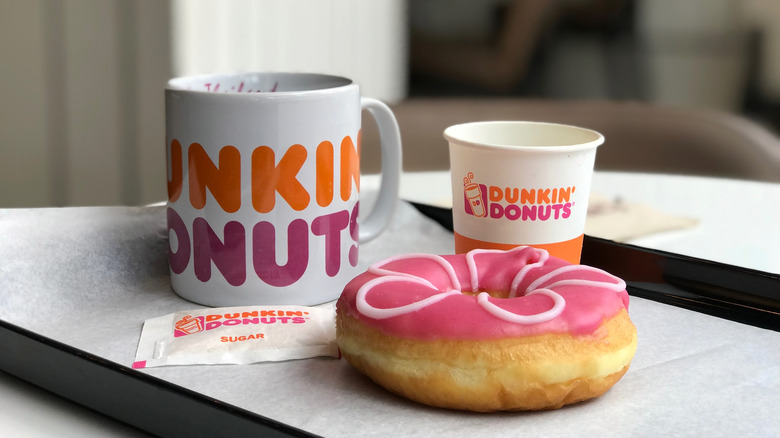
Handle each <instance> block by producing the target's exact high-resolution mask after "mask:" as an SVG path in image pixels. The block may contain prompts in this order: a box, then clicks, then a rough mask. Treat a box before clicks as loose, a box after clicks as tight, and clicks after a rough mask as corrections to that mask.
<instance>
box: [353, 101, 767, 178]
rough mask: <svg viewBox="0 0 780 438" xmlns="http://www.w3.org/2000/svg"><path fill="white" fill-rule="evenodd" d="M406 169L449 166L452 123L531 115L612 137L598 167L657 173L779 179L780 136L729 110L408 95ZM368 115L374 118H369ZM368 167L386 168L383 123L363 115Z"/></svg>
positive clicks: (398, 110)
mask: <svg viewBox="0 0 780 438" xmlns="http://www.w3.org/2000/svg"><path fill="white" fill-rule="evenodd" d="M393 111H394V112H395V114H396V117H397V118H398V123H399V125H400V129H401V138H402V141H403V145H404V169H405V170H407V171H415V170H434V169H448V168H449V151H448V146H447V142H446V140H444V137H443V136H442V132H443V131H444V129H445V128H446V127H448V126H450V125H454V124H458V123H466V122H471V121H481V120H531V121H543V122H556V123H565V124H571V125H578V126H582V127H587V128H590V129H595V130H597V131H599V132H601V133H602V134H603V135H604V137H605V138H606V141H605V144H604V145H603V146H602V147H600V148H599V151H598V153H597V155H596V169H597V170H616V171H634V172H653V173H670V174H687V175H702V176H714V177H727V178H738V179H747V180H757V181H775V182H780V139H778V137H777V136H775V135H774V134H773V133H772V132H771V131H769V130H767V129H765V128H764V127H763V126H761V125H759V124H757V123H756V122H753V121H751V120H749V119H746V118H743V117H740V116H736V115H732V114H730V113H726V112H721V111H713V110H704V109H690V108H678V107H664V106H658V105H652V104H644V103H634V102H614V101H591V102H588V101H556V100H526V99H482V98H473V99H409V100H407V101H405V102H402V103H400V104H397V105H394V106H393ZM365 119H366V120H368V118H365ZM363 129H364V133H363V144H362V152H361V154H362V162H363V163H364V171H366V172H372V171H374V172H376V171H378V170H379V164H378V163H379V158H378V149H379V148H378V135H377V133H376V127H375V126H373V125H371V124H370V123H367V122H364V128H363Z"/></svg>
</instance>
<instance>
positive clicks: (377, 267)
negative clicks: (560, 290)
mask: <svg viewBox="0 0 780 438" xmlns="http://www.w3.org/2000/svg"><path fill="white" fill-rule="evenodd" d="M526 248H528V247H525V246H523V247H517V248H514V249H512V250H510V251H508V252H514V251H522V250H524V249H526ZM533 250H534V251H536V254H537V255H538V256H539V258H538V260H537V261H536V262H534V263H529V264H527V265H525V266H523V267H522V268H521V269H520V270H519V271H518V273H517V274H516V275H515V277H514V278H513V279H512V283H511V286H510V291H509V299H512V298H517V292H518V288H519V285H520V283H521V282H522V281H523V279H524V278H525V276H526V275H527V274H528V272H529V271H530V270H532V269H534V268H538V267H541V266H543V265H544V264H545V262H547V260H548V259H549V253H548V252H547V251H545V250H542V249H537V248H533ZM501 252H504V251H501V250H486V249H475V250H473V251H470V252H469V253H467V254H466V265H467V267H468V271H469V275H470V277H471V279H470V280H471V281H470V282H471V285H470V286H471V289H472V290H471V292H478V291H479V272H478V269H477V263H476V261H475V260H474V258H475V256H477V255H480V254H486V253H487V254H489V253H501ZM415 258H424V259H429V260H433V261H435V262H437V263H438V264H439V265H440V266H441V267H442V268H443V269H444V271H445V272H446V273H447V275H448V276H449V279H450V282H451V285H452V287H453V289H450V290H448V291H441V292H439V293H437V294H435V295H431V296H429V297H427V298H424V299H422V300H420V301H416V302H413V303H410V304H406V305H403V306H399V307H391V308H384V309H380V308H377V307H374V306H371V305H370V304H368V301H367V300H366V296H367V295H368V293H369V292H370V291H371V289H373V288H374V287H376V286H378V285H380V284H384V283H390V282H403V281H406V282H412V283H417V284H420V285H424V286H427V287H430V288H432V289H436V286H435V285H434V284H433V283H431V282H430V281H428V280H426V279H424V278H420V277H417V276H415V275H413V274H409V273H406V272H398V271H392V270H389V269H384V268H382V267H381V266H384V265H387V264H389V263H392V262H395V261H401V260H409V259H415ZM575 270H587V271H592V272H597V273H602V274H605V275H606V276H607V277H609V278H611V279H614V280H615V282H614V283H613V282H605V281H595V280H583V279H568V280H559V281H555V282H553V283H552V284H545V283H546V282H548V281H550V280H551V279H554V278H555V277H556V276H558V275H561V274H564V273H567V272H571V271H575ZM368 272H369V273H371V274H374V275H377V277H376V278H373V279H371V280H369V281H367V282H366V283H364V284H363V285H362V286H361V287H360V288H359V289H358V291H357V296H356V306H357V310H358V311H359V312H360V313H362V314H363V315H366V316H368V317H369V318H373V319H386V318H391V317H393V316H398V315H403V314H407V313H411V312H415V311H418V310H420V309H423V308H425V307H428V306H430V305H433V304H435V303H437V302H439V301H441V300H443V299H445V298H447V297H449V296H452V295H461V294H462V288H461V285H460V281H459V280H458V277H457V273H456V272H455V269H454V268H453V267H452V265H450V264H449V262H447V260H446V259H444V258H443V257H441V256H438V255H434V254H404V255H399V256H395V257H391V258H389V259H386V260H383V261H381V262H379V263H375V264H373V265H371V266H370V267H369V268H368ZM559 286H580V287H588V286H595V287H604V288H607V289H608V290H613V291H615V292H620V291H623V290H624V289H625V287H626V283H625V281H623V280H622V279H620V278H618V277H615V276H613V275H611V274H609V273H607V272H605V271H602V270H600V269H598V268H593V267H591V266H584V265H567V266H563V267H561V268H558V269H555V270H553V271H551V272H548V273H547V274H545V275H543V276H541V277H539V278H537V279H536V280H534V281H533V282H532V283H531V284H530V285H528V287H527V288H526V289H525V291H524V292H525V293H524V294H523V296H530V295H535V294H540V295H545V296H547V297H549V298H551V299H552V301H553V306H552V308H550V309H549V310H545V311H544V312H541V313H537V314H532V315H518V314H516V313H513V312H510V311H508V310H506V309H503V308H501V307H499V306H497V305H495V304H493V303H492V302H491V301H490V295H489V294H488V293H487V292H482V293H479V294H478V295H477V304H478V305H479V306H480V307H481V308H482V309H484V310H485V311H486V312H488V313H490V314H491V315H493V316H495V317H496V318H498V319H502V320H504V321H507V322H512V323H516V324H539V323H544V322H547V321H550V320H552V319H554V318H556V317H557V316H559V315H560V314H561V313H562V312H563V309H564V308H565V307H566V300H564V298H563V297H562V296H560V295H559V294H557V293H555V291H553V290H551V289H552V288H555V287H559Z"/></svg>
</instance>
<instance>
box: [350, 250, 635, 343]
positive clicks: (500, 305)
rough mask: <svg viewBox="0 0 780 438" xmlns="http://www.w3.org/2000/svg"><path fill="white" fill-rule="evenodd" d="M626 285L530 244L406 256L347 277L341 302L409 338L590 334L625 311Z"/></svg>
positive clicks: (378, 325) (362, 316) (369, 320)
mask: <svg viewBox="0 0 780 438" xmlns="http://www.w3.org/2000/svg"><path fill="white" fill-rule="evenodd" d="M625 286H626V285H625V282H624V281H623V280H621V279H619V278H617V277H615V276H613V275H611V274H609V273H607V272H604V271H602V270H600V269H597V268H593V267H589V266H584V265H571V264H569V263H568V262H565V261H563V260H561V259H557V258H555V257H550V256H549V255H548V254H547V252H546V251H544V250H541V249H536V248H532V247H518V248H515V249H512V250H509V251H499V250H474V251H471V252H469V253H468V254H456V255H444V256H437V255H431V254H406V255H402V256H397V257H392V258H389V259H387V260H384V261H381V262H379V263H376V264H374V265H373V266H371V267H370V268H369V269H368V271H367V272H365V273H363V274H361V275H359V276H358V277H356V278H355V279H354V280H352V281H351V282H350V283H349V284H348V285H347V286H346V288H345V289H344V292H343V293H342V295H341V298H340V299H339V303H338V306H339V308H340V311H342V312H346V313H347V314H348V315H350V316H352V317H354V318H356V319H358V320H359V321H361V322H363V323H364V324H367V325H369V326H372V327H374V328H377V329H379V330H380V331H382V332H383V333H385V334H386V335H391V336H398V337H404V338H412V339H421V340H437V339H471V340H480V339H501V338H507V337H513V338H517V337H525V336H534V335H540V334H546V333H570V334H572V335H587V334H591V333H593V332H594V331H595V330H597V329H598V327H599V326H600V325H601V324H602V323H603V322H604V320H606V319H608V318H611V317H612V316H614V315H615V314H617V313H618V312H619V311H620V310H622V309H628V293H627V292H626V290H625Z"/></svg>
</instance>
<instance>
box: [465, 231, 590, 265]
mask: <svg viewBox="0 0 780 438" xmlns="http://www.w3.org/2000/svg"><path fill="white" fill-rule="evenodd" d="M583 237H584V234H581V235H579V236H577V237H575V238H574V239H571V240H567V241H564V242H555V243H546V244H536V245H528V246H533V247H534V248H539V249H544V250H546V251H547V252H548V253H550V255H551V256H553V257H558V258H559V259H563V260H566V261H567V262H569V263H573V264H575V265H576V264H579V263H580V255H581V254H582V239H583ZM518 246H520V245H515V244H509V243H494V242H485V241H482V240H476V239H470V238H468V237H466V236H462V235H460V234H458V233H455V252H456V253H458V254H460V253H466V252H469V251H471V250H472V249H478V248H479V249H500V250H508V249H512V248H515V247H518Z"/></svg>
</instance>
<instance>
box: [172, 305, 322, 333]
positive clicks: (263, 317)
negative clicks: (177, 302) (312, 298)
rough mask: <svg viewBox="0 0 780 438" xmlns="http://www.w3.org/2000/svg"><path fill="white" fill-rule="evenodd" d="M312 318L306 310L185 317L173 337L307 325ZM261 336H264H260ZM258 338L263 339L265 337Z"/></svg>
mask: <svg viewBox="0 0 780 438" xmlns="http://www.w3.org/2000/svg"><path fill="white" fill-rule="evenodd" d="M310 319H311V318H310V317H309V312H307V311H304V310H254V311H249V312H235V313H223V314H207V315H204V316H195V317H193V316H191V315H185V316H184V317H182V318H181V319H180V320H178V321H176V322H175V323H174V328H173V336H174V337H175V338H179V337H182V336H187V335H193V334H195V333H200V332H204V331H209V330H214V329H217V328H220V327H232V326H237V325H245V326H257V325H259V326H262V325H271V324H305V323H306V322H307V321H309V320H310ZM259 335H262V333H261V334H259ZM259 335H258V336H257V337H258V338H263V336H259Z"/></svg>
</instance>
